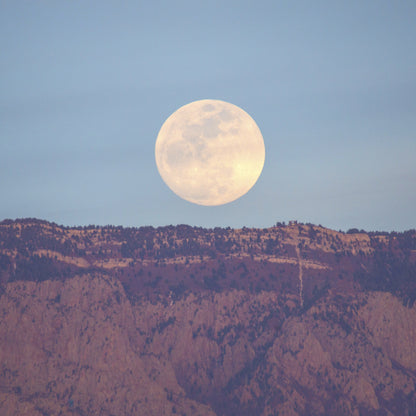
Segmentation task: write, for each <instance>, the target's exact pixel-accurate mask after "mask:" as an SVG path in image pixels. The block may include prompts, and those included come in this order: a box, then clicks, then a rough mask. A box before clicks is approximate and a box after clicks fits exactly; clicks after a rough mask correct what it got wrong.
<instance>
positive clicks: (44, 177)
mask: <svg viewBox="0 0 416 416" xmlns="http://www.w3.org/2000/svg"><path fill="white" fill-rule="evenodd" d="M415 22H416V2H415V1H414V0H409V1H405V0H402V1H399V2H395V1H384V0H377V1H365V0H364V1H363V0H361V1H355V0H353V1H333V0H328V1H309V0H308V1H306V0H305V1H293V0H291V1H276V0H274V1H259V0H257V1H242V0H239V1H230V0H228V1H209V2H199V1H195V0H193V1H122V2H120V1H46V0H44V1H17V0H16V1H1V0H0V220H1V219H5V218H20V217H37V218H41V219H46V220H49V221H54V222H57V223H59V224H64V225H88V224H99V225H106V224H114V225H124V226H142V225H153V226H159V225H168V224H181V223H185V224H190V225H197V226H203V227H214V226H231V227H242V226H248V227H268V226H272V225H274V224H275V223H276V222H277V221H288V220H290V219H297V220H299V221H302V222H312V223H315V224H322V225H324V226H327V227H330V228H334V229H342V230H347V229H349V228H353V227H356V228H363V229H365V230H398V231H400V230H405V229H410V228H415V227H416V160H415V159H416V46H415V45H416V24H415ZM205 98H213V99H220V100H224V101H228V102H231V103H233V104H235V105H238V106H239V107H241V108H243V109H244V110H245V111H247V112H248V113H249V114H250V115H251V116H252V117H253V118H254V120H255V121H256V123H257V124H258V126H259V128H260V129H261V131H262V133H263V137H264V141H265V146H266V162H265V167H264V170H263V173H262V175H261V177H260V179H259V181H258V182H257V184H256V185H255V186H254V188H253V189H252V190H251V191H250V192H249V193H248V194H247V195H246V196H244V197H242V198H241V199H239V200H237V201H235V202H233V203H230V204H228V205H225V206H220V207H202V206H198V205H194V204H191V203H189V202H186V201H184V200H182V199H180V198H179V197H177V196H176V195H175V194H173V193H172V191H170V189H169V188H168V187H167V186H166V185H165V183H164V182H163V181H162V179H161V177H160V175H159V173H158V171H157V168H156V164H155V160H154V145H155V141H156V137H157V134H158V131H159V129H160V127H161V126H162V124H163V122H164V121H165V119H166V118H167V117H168V116H169V115H170V114H171V113H172V112H173V111H175V110H176V109H178V108H179V107H181V106H182V105H184V104H187V103H189V102H191V101H195V100H199V99H205Z"/></svg>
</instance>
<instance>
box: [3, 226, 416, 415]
mask: <svg viewBox="0 0 416 416" xmlns="http://www.w3.org/2000/svg"><path fill="white" fill-rule="evenodd" d="M415 300H416V231H415V230H411V231H407V232H403V233H377V232H373V233H366V232H364V231H358V230H350V231H349V232H347V233H343V232H337V231H333V230H330V229H326V228H324V227H321V226H315V225H311V224H298V223H296V222H291V223H290V224H289V225H285V224H279V223H278V224H276V226H275V227H271V228H267V229H253V228H243V229H239V230H237V229H230V228H226V229H223V228H215V229H204V228H198V227H190V226H186V225H178V226H168V227H159V228H153V227H141V228H122V227H113V226H107V227H96V226H89V227H74V228H70V227H62V226H59V225H56V224H53V223H49V222H46V221H40V220H36V219H24V220H16V221H11V220H5V221H3V222H0V365H1V369H0V414H1V415H7V416H8V415H19V416H24V415H33V416H40V415H42V416H47V415H65V416H67V415H103V416H110V415H113V416H115V415H117V416H121V415H149V416H153V415H155V416H156V415H158V416H159V415H187V416H190V415H201V416H205V415H206V416H214V415H217V416H231V415H239V416H248V415H250V416H252V415H259V416H272V415H273V416H277V415H279V416H298V415H305V416H306V415H311V416H313V415H328V416H329V415H331V416H332V415H337V416H342V415H354V416H361V415H362V416H365V415H374V416H375V415H379V416H386V415H392V416H393V415H394V416H400V415H407V416H412V415H413V416H414V415H416V393H415V391H416V388H415V386H416V347H415V346H416V305H415Z"/></svg>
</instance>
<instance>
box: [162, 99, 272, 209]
mask: <svg viewBox="0 0 416 416" xmlns="http://www.w3.org/2000/svg"><path fill="white" fill-rule="evenodd" d="M155 155H156V165H157V168H158V170H159V173H160V175H161V176H162V178H163V180H164V181H165V183H166V184H167V185H168V186H169V188H170V189H171V190H172V191H173V192H174V193H175V194H177V195H178V196H180V197H181V198H183V199H186V200H187V201H190V202H193V203H195V204H199V205H222V204H227V203H228V202H231V201H234V200H236V199H237V198H240V197H241V196H242V195H244V194H245V193H247V192H248V191H249V190H250V189H251V188H252V186H253V185H254V184H255V183H256V181H257V179H258V178H259V176H260V174H261V171H262V169H263V165H264V159H265V148H264V141H263V136H262V135H261V132H260V129H259V128H258V127H257V124H256V123H255V121H254V120H253V119H252V118H251V117H250V116H249V115H248V114H247V113H246V112H245V111H243V110H242V109H241V108H239V107H237V106H235V105H233V104H230V103H227V102H224V101H219V100H200V101H194V102H192V103H190V104H187V105H184V106H183V107H181V108H179V109H178V110H177V111H175V112H174V113H173V114H172V115H171V116H170V117H169V118H168V119H167V120H166V121H165V123H164V124H163V126H162V128H161V129H160V132H159V135H158V136H157V140H156V149H155Z"/></svg>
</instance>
